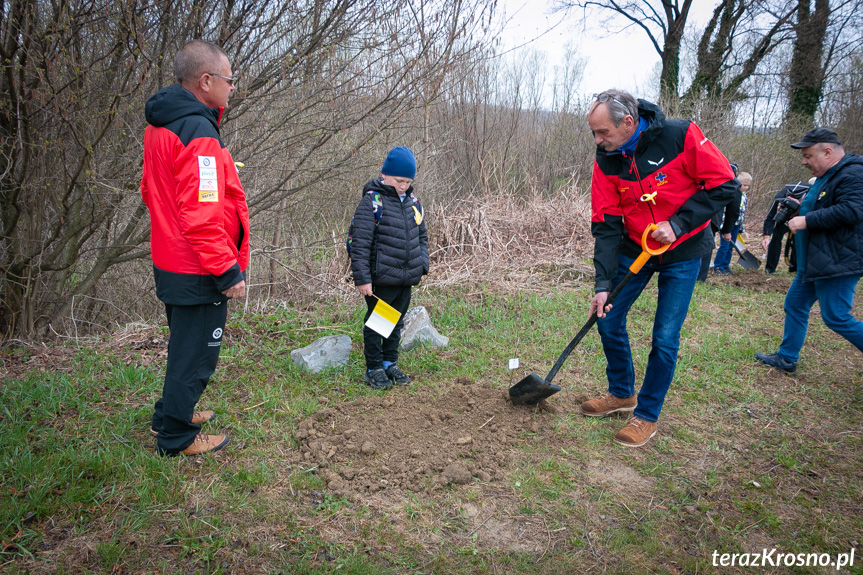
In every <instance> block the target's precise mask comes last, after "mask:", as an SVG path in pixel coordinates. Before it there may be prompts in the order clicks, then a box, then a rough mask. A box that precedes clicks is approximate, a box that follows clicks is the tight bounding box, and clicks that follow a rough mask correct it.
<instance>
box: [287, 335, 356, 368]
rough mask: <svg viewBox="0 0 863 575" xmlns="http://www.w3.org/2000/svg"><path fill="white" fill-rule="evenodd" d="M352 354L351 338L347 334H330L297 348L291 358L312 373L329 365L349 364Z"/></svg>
mask: <svg viewBox="0 0 863 575" xmlns="http://www.w3.org/2000/svg"><path fill="white" fill-rule="evenodd" d="M350 354H351V338H349V337H348V336H346V335H330V336H327V337H322V338H320V339H318V340H316V341H315V342H314V343H312V344H311V345H307V346H306V347H301V348H299V349H295V350H294V351H292V352H291V359H292V360H293V361H294V363H296V364H297V365H299V366H301V367H303V368H305V369H306V370H308V371H310V372H312V373H318V372H320V371H323V370H325V369H327V368H329V367H337V366H340V365H347V363H348V357H349V356H350Z"/></svg>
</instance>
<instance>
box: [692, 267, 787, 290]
mask: <svg viewBox="0 0 863 575" xmlns="http://www.w3.org/2000/svg"><path fill="white" fill-rule="evenodd" d="M708 281H709V282H710V283H712V284H725V285H730V286H735V287H739V288H743V289H746V290H748V291H751V292H756V293H786V292H787V291H788V288H789V287H791V282H792V281H794V276H789V275H785V274H783V275H767V274H766V273H764V269H763V268H758V269H756V270H743V269H740V268H738V267H735V268H734V274H733V275H728V276H720V275H716V274H710V277H709V278H708Z"/></svg>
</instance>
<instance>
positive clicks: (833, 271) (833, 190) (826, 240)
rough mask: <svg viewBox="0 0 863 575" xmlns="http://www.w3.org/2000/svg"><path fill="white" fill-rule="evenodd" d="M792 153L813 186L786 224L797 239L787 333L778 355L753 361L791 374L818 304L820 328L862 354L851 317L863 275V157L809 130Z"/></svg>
mask: <svg viewBox="0 0 863 575" xmlns="http://www.w3.org/2000/svg"><path fill="white" fill-rule="evenodd" d="M791 147H792V148H796V149H799V150H800V151H801V153H802V156H803V160H802V162H803V165H804V166H806V167H807V168H808V169H809V171H810V172H812V175H813V176H815V178H816V180H815V183H813V184H812V187H811V188H810V189H809V192H808V193H807V194H806V197H805V198H804V199H803V201H802V203H801V204H800V211H799V212H798V214H797V215H796V216H794V217H793V218H791V219H790V220H788V228H789V229H790V230H791V232H792V233H794V234H795V237H794V241H795V249H796V252H797V276H796V277H795V278H794V281H793V282H792V284H791V287H790V288H789V289H788V293H787V294H786V296H785V306H784V307H785V330H784V332H783V335H782V343H781V344H780V345H779V351H778V352H776V353H771V354H763V353H756V354H755V359H757V360H758V361H760V362H761V363H764V364H765V365H769V366H771V367H775V368H776V369H778V370H780V371H782V372H785V373H788V374H793V373H795V372H796V371H797V361H798V359H799V358H800V349H801V348H802V347H803V341H804V340H805V339H806V330H807V327H808V324H809V311H810V310H811V309H812V306H813V305H814V304H815V302H816V301H817V302H818V303H819V304H820V306H821V317H822V318H823V319H824V323H825V324H826V325H827V327H829V328H830V329H832V330H833V331H835V332H836V333H838V334H839V335H841V336H842V337H844V338H845V339H847V340H848V341H849V342H851V344H852V345H853V346H854V347H856V348H857V349H859V350H860V351H863V322H861V321H860V320H858V319H857V318H855V317H854V316H853V315H852V314H851V310H852V306H853V304H854V291H855V290H856V288H857V282H858V281H859V280H860V276H861V275H863V158H861V157H860V156H857V155H855V154H846V153H845V149H844V148H843V147H842V142H841V141H840V140H839V136H838V135H837V134H836V132H834V131H833V130H828V129H827V128H815V129H814V130H809V131H808V132H806V134H805V135H804V136H803V139H802V140H800V141H799V142H797V143H795V144H791Z"/></svg>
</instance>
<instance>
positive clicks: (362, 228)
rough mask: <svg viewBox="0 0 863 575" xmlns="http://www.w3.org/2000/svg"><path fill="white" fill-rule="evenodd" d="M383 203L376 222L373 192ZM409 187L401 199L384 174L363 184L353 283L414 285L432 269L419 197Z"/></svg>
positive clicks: (355, 222) (355, 224)
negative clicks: (386, 182) (378, 195)
mask: <svg viewBox="0 0 863 575" xmlns="http://www.w3.org/2000/svg"><path fill="white" fill-rule="evenodd" d="M369 192H378V193H379V194H380V200H381V203H382V206H381V208H379V209H380V210H381V212H380V214H381V215H380V221H378V222H377V223H376V222H375V205H374V196H375V195H374V194H373V193H369ZM412 192H413V188H412V187H411V188H408V190H407V192H406V193H405V195H406V196H407V197H406V198H405V200H404V201H403V202H402V201H401V200H399V196H398V192H396V190H395V188H393V187H392V186H387V185H384V184H383V182H382V181H381V178H379V177H378V178H375V179H374V180H371V181H370V182H368V183H367V184H366V185H365V186H364V187H363V199H362V200H360V204H359V205H358V206H357V211H356V212H355V213H354V217H353V219H352V220H351V238H350V242H351V271H352V272H353V275H354V284H356V285H364V284H369V283H370V284H373V285H381V286H400V285H402V286H412V285H416V284H418V283H420V280H421V279H422V276H424V275H425V274H427V273H428V271H429V248H428V236H427V235H426V224H425V218H424V217H423V209H422V206H421V205H420V203H419V201H418V200H417V199H416V198H415V197H414V195H413V193H412Z"/></svg>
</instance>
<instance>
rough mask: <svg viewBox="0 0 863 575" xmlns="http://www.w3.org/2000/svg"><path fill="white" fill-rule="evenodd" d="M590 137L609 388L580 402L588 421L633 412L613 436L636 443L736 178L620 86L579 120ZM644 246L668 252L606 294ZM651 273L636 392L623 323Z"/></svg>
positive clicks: (678, 123)
mask: <svg viewBox="0 0 863 575" xmlns="http://www.w3.org/2000/svg"><path fill="white" fill-rule="evenodd" d="M587 121H588V124H589V125H590V129H591V131H592V132H593V135H594V140H595V141H596V146H597V148H596V162H595V164H594V166H593V179H592V182H591V203H592V216H591V232H592V234H593V237H594V240H595V245H594V260H593V263H594V267H595V269H596V281H595V286H594V291H595V295H594V297H593V299H592V300H591V302H590V313H591V314H592V313H593V312H594V311H595V312H596V313H597V315H598V317H600V318H601V319H600V320H599V321H598V322H597V326H598V329H599V333H600V337H601V338H602V349H603V351H604V352H605V357H606V360H607V362H608V366H607V368H606V375H607V376H608V392H607V393H605V394H603V395H602V396H600V397H598V398H596V399H592V400H590V401H587V402H585V403H583V404H582V405H581V411H582V413H583V414H584V415H587V416H594V417H596V416H605V415H609V414H611V413H617V412H633V414H632V417H631V418H630V419H629V421H628V422H627V424H626V426H625V427H624V428H623V429H621V430H620V432H618V433H617V435H616V436H615V438H614V439H615V441H616V442H617V443H619V444H621V445H625V446H630V447H637V446H640V445H644V444H645V443H647V442H648V441H649V440H650V438H651V437H653V436H654V435H655V434H656V427H657V423H656V422H657V421H658V419H659V412H660V410H661V409H662V404H663V402H664V400H665V394H666V393H667V392H668V388H669V386H670V385H671V379H672V378H673V377H674V369H675V367H676V364H677V350H678V347H679V344H680V329H681V327H682V326H683V321H684V320H685V319H686V313H687V311H688V309H689V302H690V300H691V298H692V291H693V289H694V287H695V280H696V278H697V277H698V271H699V268H700V265H701V257H702V256H703V255H705V254H707V253H709V252H710V250H711V249H712V248H713V234H712V232H711V230H710V218H711V217H712V216H713V215H714V214H715V213H716V212H718V211H720V210H722V209H723V208H724V207H725V205H726V204H727V203H728V202H729V201H730V200H731V198H732V196H733V194H734V192H735V189H736V186H735V184H734V173H733V172H732V171H731V167H730V165H729V163H728V160H727V159H725V156H723V155H722V152H720V151H719V149H718V148H717V147H716V146H715V145H714V144H713V143H712V142H711V141H710V140H708V139H707V138H706V137H705V136H704V134H703V133H702V132H701V130H700V129H699V128H698V126H696V125H695V123H693V122H689V121H685V120H666V119H665V116H664V114H663V113H662V110H660V109H659V107H657V106H656V105H654V104H651V103H650V102H646V101H644V100H636V99H635V98H634V97H633V96H632V95H631V94H628V93H626V92H622V91H619V90H607V91H605V92H602V93H601V94H599V95H598V96H597V99H596V101H595V102H594V103H593V105H592V106H591V109H590V112H589V114H588V117H587ZM650 224H656V226H657V229H656V230H654V231H653V232H651V233H650V234H649V237H648V239H647V243H648V247H650V248H651V249H657V248H659V247H660V246H661V245H664V244H670V247H669V248H668V250H667V251H666V252H665V253H663V254H662V255H659V256H653V257H651V258H650V260H648V262H647V263H646V264H645V265H644V267H643V268H641V270H640V271H639V272H638V274H636V275H635V276H634V277H633V278H632V279H631V280H630V281H629V283H627V284H626V285H625V287H624V288H623V289H622V290H621V291H620V293H619V294H618V296H617V298H616V299H615V300H614V303H613V305H611V304H608V303H607V300H608V295H609V292H610V291H611V290H612V288H613V286H615V285H616V284H617V283H619V282H620V281H621V280H622V279H623V277H624V276H625V275H626V274H627V273H628V272H629V266H630V265H631V264H632V263H633V261H634V260H635V258H636V257H637V256H638V255H639V254H640V253H641V251H642V248H641V237H642V234H643V232H644V230H645V229H646V228H647V227H648V226H649V225H650ZM653 274H658V275H659V280H658V282H659V283H658V285H659V296H658V303H657V307H656V315H655V318H654V323H653V338H652V343H651V350H650V355H649V357H648V360H647V368H646V370H645V374H644V383H643V384H642V386H641V390H640V391H639V393H638V396H637V397H636V395H635V371H634V369H633V363H632V351H631V349H630V345H629V335H628V333H627V331H626V317H627V314H628V313H629V308H630V307H631V306H632V304H633V303H634V302H635V300H636V299H637V298H638V296H639V295H640V294H641V292H642V290H643V289H644V287H645V286H646V285H647V283H648V282H649V281H650V278H651V277H652V276H653Z"/></svg>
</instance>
